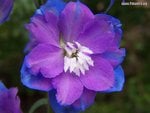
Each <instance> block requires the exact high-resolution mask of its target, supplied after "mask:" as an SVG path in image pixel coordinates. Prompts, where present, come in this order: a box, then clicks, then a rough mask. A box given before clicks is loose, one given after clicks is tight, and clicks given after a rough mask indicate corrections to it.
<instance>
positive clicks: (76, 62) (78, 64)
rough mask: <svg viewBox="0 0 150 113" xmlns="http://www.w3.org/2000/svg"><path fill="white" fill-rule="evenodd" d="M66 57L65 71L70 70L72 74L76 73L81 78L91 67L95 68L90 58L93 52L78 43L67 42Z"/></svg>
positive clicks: (65, 47)
mask: <svg viewBox="0 0 150 113" xmlns="http://www.w3.org/2000/svg"><path fill="white" fill-rule="evenodd" d="M64 50H65V57H64V71H65V72H67V71H68V70H69V71H70V73H72V72H73V73H75V74H76V75H77V76H80V74H81V73H82V74H83V75H84V74H85V71H86V70H89V66H94V62H93V60H92V59H91V57H90V56H89V55H90V54H92V53H93V52H92V51H91V50H90V49H89V48H87V47H85V46H82V45H80V44H79V43H78V42H74V43H70V42H67V43H66V45H65V46H64Z"/></svg>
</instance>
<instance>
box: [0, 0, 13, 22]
mask: <svg viewBox="0 0 150 113" xmlns="http://www.w3.org/2000/svg"><path fill="white" fill-rule="evenodd" d="M13 3H14V1H13V0H0V24H2V23H4V22H5V21H6V20H7V19H8V17H9V15H10V13H11V10H12V8H13Z"/></svg>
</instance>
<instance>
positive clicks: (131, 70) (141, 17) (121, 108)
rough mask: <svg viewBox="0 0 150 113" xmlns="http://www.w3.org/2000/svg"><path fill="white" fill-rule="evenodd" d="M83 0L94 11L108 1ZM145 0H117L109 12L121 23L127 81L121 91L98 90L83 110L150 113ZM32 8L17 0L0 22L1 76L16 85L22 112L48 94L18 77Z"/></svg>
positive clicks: (149, 25)
mask: <svg viewBox="0 0 150 113" xmlns="http://www.w3.org/2000/svg"><path fill="white" fill-rule="evenodd" d="M82 1H83V2H85V3H86V4H87V5H88V6H89V8H90V9H91V10H92V11H93V12H94V13H100V12H102V11H104V9H106V7H107V6H108V3H109V2H108V1H109V0H82ZM132 1H133V0H132ZM138 1H146V0H138ZM146 2H147V3H148V6H121V0H116V2H115V4H114V6H113V7H112V8H111V10H110V11H109V12H108V14H111V15H113V16H115V17H117V18H119V19H120V20H121V22H122V25H123V31H124V34H123V41H122V47H125V48H126V50H127V56H126V58H125V61H124V63H123V68H124V70H125V75H126V83H125V86H124V90H123V91H122V92H119V93H111V94H98V95H97V97H96V100H95V103H94V105H93V106H92V107H90V108H88V109H87V110H86V111H85V113H150V109H149V105H150V82H149V80H150V50H149V49H150V22H149V21H150V3H149V1H148V0H147V1H146ZM35 9H36V7H35V6H34V3H33V1H32V0H16V1H15V6H14V10H13V13H12V15H11V18H10V20H9V21H8V22H6V23H4V24H3V25H1V26H0V80H2V81H3V82H4V83H5V85H6V86H7V87H12V86H15V87H18V88H19V96H20V98H21V107H22V110H23V111H24V113H28V110H29V109H30V107H31V106H32V105H33V103H34V102H36V101H37V100H38V99H40V98H43V97H46V96H47V94H46V93H45V92H40V91H35V90H31V89H28V88H26V87H24V86H23V85H22V84H21V81H20V67H21V64H22V61H23V58H24V53H23V49H24V47H25V45H26V43H27V41H28V38H27V37H28V33H27V31H26V30H25V28H24V25H25V23H28V22H29V20H30V17H31V16H32V15H33V14H34V11H35ZM45 108H47V106H43V107H40V108H39V109H38V110H37V111H36V113H40V112H42V113H46V109H45ZM51 113H52V111H51Z"/></svg>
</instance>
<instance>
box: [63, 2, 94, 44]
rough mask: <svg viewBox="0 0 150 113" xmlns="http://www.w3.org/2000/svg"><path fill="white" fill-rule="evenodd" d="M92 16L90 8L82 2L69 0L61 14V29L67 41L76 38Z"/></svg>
mask: <svg viewBox="0 0 150 113" xmlns="http://www.w3.org/2000/svg"><path fill="white" fill-rule="evenodd" d="M92 18H94V15H93V13H92V12H91V11H90V9H89V8H88V7H87V6H85V5H84V4H82V3H80V2H69V3H68V4H67V5H66V7H65V9H64V10H63V11H62V13H61V15H60V30H61V32H62V36H63V39H64V40H65V41H69V42H72V41H73V40H75V39H76V38H77V37H78V35H79V34H80V32H81V31H82V29H83V26H84V25H85V24H86V23H87V22H88V21H89V20H91V19H92Z"/></svg>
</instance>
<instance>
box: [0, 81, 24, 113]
mask: <svg viewBox="0 0 150 113" xmlns="http://www.w3.org/2000/svg"><path fill="white" fill-rule="evenodd" d="M17 92H18V89H17V88H10V89H7V88H6V87H5V86H4V85H3V83H2V82H0V113H22V111H21V109H20V100H19V97H18V96H16V95H17Z"/></svg>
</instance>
